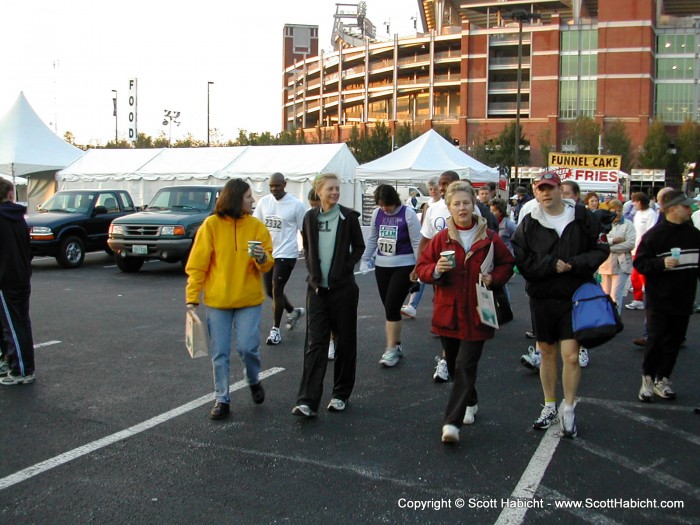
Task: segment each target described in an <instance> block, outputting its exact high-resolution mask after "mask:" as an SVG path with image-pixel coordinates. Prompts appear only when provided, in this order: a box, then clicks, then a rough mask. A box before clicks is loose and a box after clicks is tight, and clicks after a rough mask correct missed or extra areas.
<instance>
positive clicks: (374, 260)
mask: <svg viewBox="0 0 700 525" xmlns="http://www.w3.org/2000/svg"><path fill="white" fill-rule="evenodd" d="M374 202H375V204H377V206H378V207H377V208H375V209H374V211H373V212H372V219H371V221H370V225H371V227H370V232H369V236H368V237H367V245H366V247H365V252H364V253H363V254H362V259H361V261H360V270H361V271H362V272H363V273H367V271H368V270H369V269H370V268H371V267H372V266H374V276H375V278H376V280H377V288H378V290H379V297H380V298H381V300H382V304H383V305H384V316H385V318H386V322H385V332H386V349H385V350H384V353H383V354H382V357H381V359H380V360H379V364H381V365H382V366H385V367H392V366H395V365H396V364H397V363H398V362H399V359H401V358H402V357H403V346H402V345H401V303H402V302H403V299H404V297H406V294H407V293H408V290H409V288H410V287H411V278H410V277H411V273H412V272H413V270H414V269H415V266H416V260H417V257H418V245H419V244H420V239H421V234H420V222H419V220H418V216H417V215H416V213H415V212H414V211H413V209H412V208H409V207H407V206H405V205H402V204H401V198H400V197H399V194H398V192H397V191H396V189H394V187H393V186H390V185H388V184H380V185H379V186H377V189H376V190H374Z"/></svg>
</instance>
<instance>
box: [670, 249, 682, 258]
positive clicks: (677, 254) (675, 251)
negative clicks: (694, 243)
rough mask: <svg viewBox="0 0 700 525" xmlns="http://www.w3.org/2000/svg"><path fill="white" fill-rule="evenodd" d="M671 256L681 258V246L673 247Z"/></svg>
mask: <svg viewBox="0 0 700 525" xmlns="http://www.w3.org/2000/svg"><path fill="white" fill-rule="evenodd" d="M671 257H673V258H674V259H680V258H681V249H680V248H671Z"/></svg>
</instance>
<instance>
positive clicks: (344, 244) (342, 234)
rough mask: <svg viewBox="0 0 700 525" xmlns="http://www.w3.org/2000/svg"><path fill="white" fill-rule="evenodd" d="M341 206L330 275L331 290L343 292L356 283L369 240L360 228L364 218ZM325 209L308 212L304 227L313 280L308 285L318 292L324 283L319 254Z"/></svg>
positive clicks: (305, 243)
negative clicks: (342, 290)
mask: <svg viewBox="0 0 700 525" xmlns="http://www.w3.org/2000/svg"><path fill="white" fill-rule="evenodd" d="M339 206H340V217H339V218H338V230H337V233H336V236H335V249H334V250H333V260H332V261H331V269H330V271H329V272H328V288H330V289H333V288H342V287H343V286H346V285H348V284H351V283H354V282H355V265H356V264H357V263H358V262H359V260H360V258H361V257H362V254H363V253H364V251H365V240H364V237H363V236H362V228H360V221H359V219H358V217H359V216H360V214H359V213H357V212H356V211H355V210H353V209H350V208H346V207H345V206H341V205H339ZM320 212H321V207H320V206H317V207H315V208H312V209H310V210H309V211H307V212H306V215H305V216H304V227H303V229H302V232H301V236H302V240H303V242H304V252H305V253H306V269H307V270H308V272H309V276H308V277H307V278H306V282H307V283H309V286H310V287H311V288H312V289H314V290H318V288H319V286H320V283H321V261H320V259H319V254H318V215H319V213H320Z"/></svg>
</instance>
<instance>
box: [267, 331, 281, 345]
mask: <svg viewBox="0 0 700 525" xmlns="http://www.w3.org/2000/svg"><path fill="white" fill-rule="evenodd" d="M281 342H282V336H281V335H280V329H279V328H276V327H274V326H273V327H272V328H270V335H269V336H267V341H266V343H267V344H268V345H278V344H280V343H281Z"/></svg>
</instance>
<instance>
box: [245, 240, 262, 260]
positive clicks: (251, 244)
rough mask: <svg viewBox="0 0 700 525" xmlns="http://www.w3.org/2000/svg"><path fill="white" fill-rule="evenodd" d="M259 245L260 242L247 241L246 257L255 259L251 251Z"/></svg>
mask: <svg viewBox="0 0 700 525" xmlns="http://www.w3.org/2000/svg"><path fill="white" fill-rule="evenodd" d="M261 244H262V242H260V241H248V255H250V256H251V257H255V256H256V255H255V252H254V251H253V250H255V247H256V246H260V245H261Z"/></svg>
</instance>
